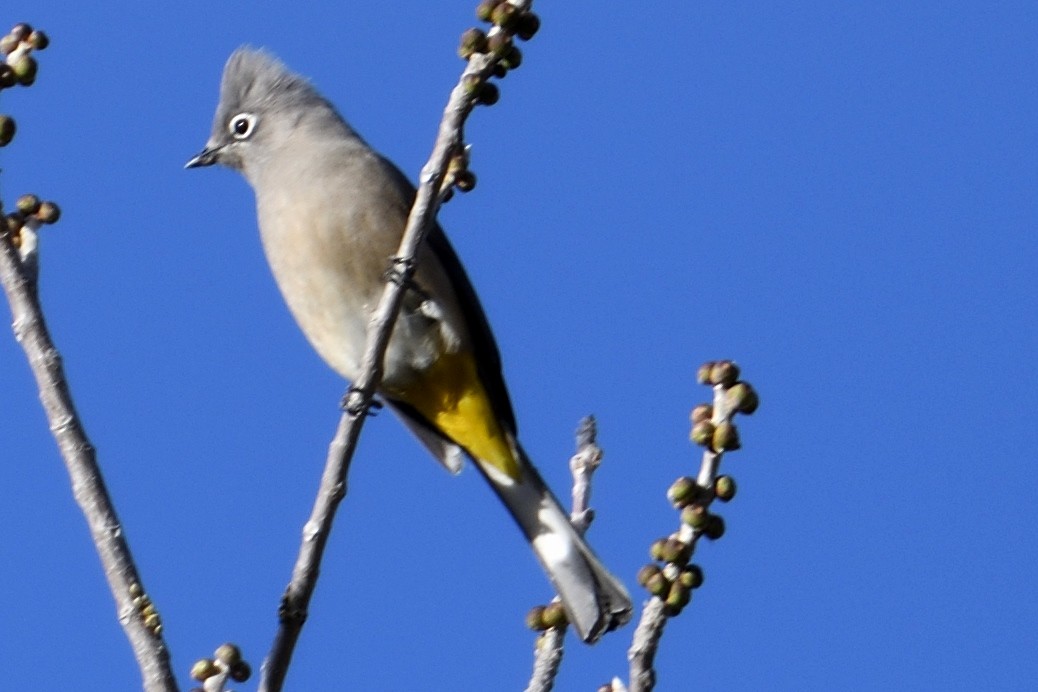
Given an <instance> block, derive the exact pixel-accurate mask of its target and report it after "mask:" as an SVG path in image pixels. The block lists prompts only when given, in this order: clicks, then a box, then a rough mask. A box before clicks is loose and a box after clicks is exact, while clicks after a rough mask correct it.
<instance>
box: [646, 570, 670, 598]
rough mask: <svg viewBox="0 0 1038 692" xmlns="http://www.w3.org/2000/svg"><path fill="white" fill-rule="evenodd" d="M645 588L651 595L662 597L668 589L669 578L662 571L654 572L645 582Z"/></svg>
mask: <svg viewBox="0 0 1038 692" xmlns="http://www.w3.org/2000/svg"><path fill="white" fill-rule="evenodd" d="M645 590H646V591H648V592H649V593H651V594H652V595H653V596H659V597H660V598H663V597H664V596H665V595H667V592H668V591H669V590H670V580H669V579H667V576H666V575H665V574H663V572H659V573H657V574H654V575H653V576H652V577H651V578H650V579H649V580H648V581H647V582H646V583H645Z"/></svg>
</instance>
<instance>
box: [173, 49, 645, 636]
mask: <svg viewBox="0 0 1038 692" xmlns="http://www.w3.org/2000/svg"><path fill="white" fill-rule="evenodd" d="M216 163H220V164H223V165H225V166H229V167H231V168H234V169H236V170H238V171H240V172H241V173H242V174H243V175H244V176H245V178H246V180H248V182H249V184H250V185H251V186H252V188H253V190H254V191H255V194H256V209H257V214H258V217H259V230H260V237H261V239H262V241H263V249H264V251H265V252H266V256H267V260H268V261H269V262H270V267H271V269H272V270H273V273H274V278H275V279H276V280H277V284H278V286H279V287H280V289H281V293H282V294H283V296H284V298H285V302H286V303H287V304H288V307H289V310H290V311H291V312H292V314H293V315H294V316H295V319H296V321H297V322H298V323H299V326H300V327H301V328H302V330H303V333H304V334H306V337H307V338H308V339H309V341H310V343H311V344H313V347H314V348H315V349H316V350H317V352H318V353H319V354H320V355H321V357H322V358H323V359H324V360H325V361H326V362H327V363H328V364H329V365H330V366H331V367H332V369H334V370H335V371H336V372H338V373H339V374H340V375H342V376H343V377H345V378H347V379H349V380H354V379H356V377H357V376H358V374H359V372H360V360H361V357H362V354H363V352H364V348H365V340H366V338H367V328H368V322H369V319H370V317H371V314H372V311H373V310H374V309H375V306H376V305H377V304H378V302H379V297H380V296H381V294H382V291H383V287H384V284H385V281H386V278H385V277H386V270H387V268H388V267H389V263H390V258H391V257H392V256H393V255H394V254H395V253H396V250H397V247H398V245H399V243H400V239H401V237H402V235H403V231H404V225H405V223H406V220H407V216H408V213H409V211H410V209H411V204H412V202H413V200H414V197H415V190H414V187H413V186H412V185H411V183H410V182H409V181H408V180H407V178H406V177H405V176H404V174H402V173H401V172H400V171H399V170H398V169H397V168H396V167H395V166H394V165H393V164H392V163H390V162H389V161H387V160H386V159H384V158H383V157H382V156H380V155H379V154H378V153H377V152H375V151H374V150H373V149H372V148H371V147H369V146H368V145H367V143H365V142H364V140H363V139H361V138H360V136H358V135H357V133H355V132H354V131H353V129H352V128H351V127H350V126H349V125H348V124H347V123H346V121H345V120H344V119H343V118H342V116H340V115H339V113H338V112H337V111H336V110H335V108H334V107H333V106H332V104H331V103H329V102H328V101H327V100H326V99H325V98H324V97H322V96H321V95H320V94H319V93H317V91H316V90H315V89H314V87H313V86H312V85H311V84H310V83H309V81H307V80H306V79H304V78H303V77H301V76H299V75H297V74H295V73H293V72H291V71H289V70H288V69H287V68H286V67H285V66H284V65H283V64H282V63H281V62H280V61H278V60H277V59H276V58H274V57H273V56H271V55H270V54H269V53H266V52H264V51H259V50H254V49H251V48H241V49H238V50H237V51H235V52H234V53H233V54H232V55H231V57H230V59H229V60H228V61H227V65H226V67H225V68H224V73H223V80H222V82H221V85H220V102H219V105H218V106H217V108H216V116H215V119H214V121H213V128H212V134H211V136H210V137H209V141H208V142H207V143H206V145H205V149H203V150H202V152H201V153H199V154H198V155H197V156H195V157H194V158H192V159H191V160H190V161H189V162H188V164H187V167H188V168H194V167H197V166H209V165H212V164H216ZM379 394H380V395H381V396H382V397H383V398H384V399H385V401H386V402H387V403H388V405H389V406H390V407H391V408H392V409H393V410H394V411H395V412H396V413H397V414H398V415H399V417H400V418H401V420H403V422H404V424H405V425H406V426H407V427H408V428H410V430H411V431H412V432H413V433H414V434H415V435H416V436H417V437H418V439H419V440H421V441H422V442H423V443H424V444H425V446H426V447H428V448H429V450H430V451H431V452H432V453H433V454H434V455H435V456H436V458H437V459H439V460H440V461H441V462H442V463H443V464H444V465H446V466H447V467H448V468H450V469H453V470H457V469H458V468H460V463H461V459H462V452H464V453H465V454H466V455H467V456H468V457H470V458H471V459H472V460H473V461H474V462H475V464H476V466H477V468H479V470H480V471H481V472H482V474H483V476H484V477H485V478H486V479H487V481H488V482H489V483H490V485H491V487H492V488H493V489H494V490H495V492H496V493H497V495H498V496H499V497H500V498H501V500H502V502H503V503H504V504H505V506H506V507H507V508H508V510H509V511H510V512H511V514H512V516H513V517H514V518H515V520H516V522H517V523H518V524H519V526H520V528H521V529H522V531H523V533H524V534H525V535H526V537H527V539H528V540H529V541H530V544H531V546H532V547H533V551H534V553H535V554H536V555H537V558H538V559H539V560H540V562H541V564H542V565H543V567H544V569H545V571H546V572H547V573H548V576H549V577H550V578H551V581H552V583H553V584H554V585H555V588H556V589H557V590H558V593H559V595H560V596H561V598H562V603H563V605H564V607H565V609H566V612H567V614H568V616H569V620H570V622H571V623H572V624H573V625H574V627H576V630H577V632H578V633H579V634H580V636H581V638H582V639H584V640H585V641H587V642H594V641H596V640H597V639H598V638H599V637H600V636H601V635H602V633H603V632H605V631H607V630H610V629H612V628H614V627H617V626H619V625H621V624H623V623H625V622H627V620H629V619H630V616H631V600H630V597H629V596H628V594H627V591H626V589H625V588H624V586H623V585H622V584H621V583H620V581H619V580H617V579H616V578H615V577H614V576H613V575H611V574H610V573H609V572H608V571H607V570H606V568H605V567H604V566H603V565H602V563H601V562H599V560H598V558H596V557H595V555H594V553H593V552H592V550H591V548H590V547H589V546H588V545H587V543H586V542H585V541H584V539H583V538H582V537H581V536H580V535H579V534H578V533H577V531H576V530H574V528H573V526H572V525H571V524H570V522H569V518H568V516H567V513H566V512H565V511H564V510H563V509H562V507H561V506H560V505H559V502H558V500H556V499H555V497H554V496H553V495H552V493H551V491H550V490H549V489H548V487H547V486H546V485H545V483H544V481H543V480H542V479H541V476H540V474H538V472H537V470H536V469H535V468H534V466H533V464H531V463H530V461H529V459H527V457H526V454H525V453H524V452H523V450H522V447H520V446H519V442H518V441H517V439H516V423H515V416H514V414H513V412H512V404H511V402H510V400H509V396H508V391H507V389H506V388H505V382H504V379H503V377H502V374H501V359H500V356H499V354H498V350H497V345H496V344H495V342H494V337H493V335H492V334H491V331H490V326H489V324H488V323H487V319H486V316H485V315H484V314H483V308H482V307H481V305H480V303H479V299H478V298H477V297H476V292H475V290H474V289H473V287H472V284H471V283H470V282H469V279H468V276H467V275H466V274H465V270H464V268H463V267H462V265H461V262H460V260H459V259H458V256H457V254H455V252H454V249H453V248H452V247H451V245H450V243H449V242H448V240H447V237H446V236H445V235H444V233H443V231H442V230H441V229H440V227H439V226H438V225H436V226H434V227H433V228H432V229H431V230H430V232H429V233H428V236H427V238H426V240H425V242H424V243H423V244H422V246H421V247H420V249H419V251H418V255H417V262H416V269H415V274H414V277H413V280H412V282H411V283H410V284H408V286H407V288H406V293H405V296H404V299H403V305H402V308H401V310H400V315H399V317H398V318H397V321H396V325H395V327H394V329H393V334H392V337H391V339H390V342H389V347H388V350H387V351H386V356H385V363H384V376H383V379H382V383H381V385H380V387H379Z"/></svg>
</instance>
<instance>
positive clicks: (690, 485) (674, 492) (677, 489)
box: [667, 476, 700, 508]
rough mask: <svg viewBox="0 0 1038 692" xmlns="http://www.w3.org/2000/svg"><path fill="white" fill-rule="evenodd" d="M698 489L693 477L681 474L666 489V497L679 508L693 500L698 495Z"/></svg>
mask: <svg viewBox="0 0 1038 692" xmlns="http://www.w3.org/2000/svg"><path fill="white" fill-rule="evenodd" d="M699 491H700V488H699V484H697V483H696V481H695V479H694V478H689V477H688V476H682V477H681V478H679V479H677V480H676V481H674V484H673V485H671V486H670V488H669V489H668V490H667V499H668V500H670V503H671V504H672V505H674V506H675V507H678V508H680V507H684V506H685V505H687V504H689V503H691V502H693V501H695V500H696V498H698V497H699V495H700V492H699Z"/></svg>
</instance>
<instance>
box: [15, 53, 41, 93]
mask: <svg viewBox="0 0 1038 692" xmlns="http://www.w3.org/2000/svg"><path fill="white" fill-rule="evenodd" d="M11 69H12V70H14V76H15V78H16V79H17V80H18V83H19V84H21V85H22V86H32V85H33V83H34V82H35V81H36V69H37V65H36V58H34V57H32V56H31V55H23V56H22V57H20V58H18V60H16V61H15V63H14V64H13V65H11Z"/></svg>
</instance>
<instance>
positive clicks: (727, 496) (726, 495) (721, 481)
mask: <svg viewBox="0 0 1038 692" xmlns="http://www.w3.org/2000/svg"><path fill="white" fill-rule="evenodd" d="M714 495H715V496H716V497H717V499H718V500H720V501H721V502H731V500H732V498H733V497H735V479H734V478H732V477H731V476H718V477H717V479H716V480H714Z"/></svg>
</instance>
